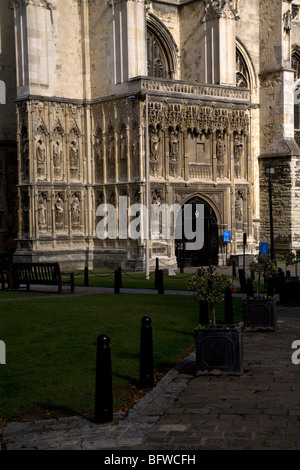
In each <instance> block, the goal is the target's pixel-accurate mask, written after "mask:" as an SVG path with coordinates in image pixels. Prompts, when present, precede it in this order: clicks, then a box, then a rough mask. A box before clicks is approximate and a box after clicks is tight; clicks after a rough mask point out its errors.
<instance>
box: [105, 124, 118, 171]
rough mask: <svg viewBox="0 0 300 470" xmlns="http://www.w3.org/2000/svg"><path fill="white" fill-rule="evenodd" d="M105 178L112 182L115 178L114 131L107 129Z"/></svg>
mask: <svg viewBox="0 0 300 470" xmlns="http://www.w3.org/2000/svg"><path fill="white" fill-rule="evenodd" d="M106 152H107V159H106V161H107V177H108V179H110V180H114V179H115V178H116V175H115V166H116V165H115V137H114V130H113V129H112V128H110V129H109V132H108V135H107V146H106Z"/></svg>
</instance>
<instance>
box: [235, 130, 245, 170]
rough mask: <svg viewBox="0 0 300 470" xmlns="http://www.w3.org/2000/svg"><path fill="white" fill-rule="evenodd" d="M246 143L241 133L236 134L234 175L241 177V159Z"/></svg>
mask: <svg viewBox="0 0 300 470" xmlns="http://www.w3.org/2000/svg"><path fill="white" fill-rule="evenodd" d="M243 150H244V145H243V140H242V136H241V135H236V136H235V140H234V176H235V177H236V178H240V177H241V159H242V155H243Z"/></svg>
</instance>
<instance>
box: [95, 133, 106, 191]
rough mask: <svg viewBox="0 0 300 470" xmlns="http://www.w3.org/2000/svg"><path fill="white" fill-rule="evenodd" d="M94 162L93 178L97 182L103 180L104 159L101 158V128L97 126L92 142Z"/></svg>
mask: <svg viewBox="0 0 300 470" xmlns="http://www.w3.org/2000/svg"><path fill="white" fill-rule="evenodd" d="M94 164H95V180H96V181H98V182H102V181H103V175H104V169H103V164H104V159H103V136H102V129H100V128H98V129H97V132H96V135H95V143H94Z"/></svg>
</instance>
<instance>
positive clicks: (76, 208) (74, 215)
mask: <svg viewBox="0 0 300 470" xmlns="http://www.w3.org/2000/svg"><path fill="white" fill-rule="evenodd" d="M80 214H81V209H80V200H79V196H78V194H74V195H73V198H72V202H71V222H72V225H73V226H74V225H79V223H80Z"/></svg>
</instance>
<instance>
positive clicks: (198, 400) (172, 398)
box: [1, 306, 300, 451]
mask: <svg viewBox="0 0 300 470" xmlns="http://www.w3.org/2000/svg"><path fill="white" fill-rule="evenodd" d="M296 339H299V340H300V307H282V306H279V307H278V330H277V331H275V332H266V331H253V332H252V331H245V332H244V333H243V345H244V373H243V375H242V376H218V375H214V376H208V375H201V376H199V377H196V376H195V375H194V372H195V357H194V354H192V355H190V356H189V357H188V358H186V359H185V360H184V361H183V362H182V363H181V364H179V365H178V366H177V367H176V368H174V369H172V370H171V371H169V373H167V374H166V375H165V376H164V377H163V378H162V380H161V381H160V382H159V383H158V384H157V385H156V387H154V388H153V390H151V391H150V392H149V393H148V394H147V395H146V396H145V397H144V398H143V399H141V400H140V402H139V403H138V404H137V405H136V406H135V407H134V408H133V409H132V410H131V411H130V412H129V414H128V416H123V415H118V414H116V415H115V416H114V422H112V423H106V424H100V425H99V424H95V423H93V422H92V420H91V419H88V418H84V417H81V416H77V417H71V418H61V419H59V420H53V419H51V420H43V421H39V422H35V423H11V424H9V425H8V426H7V427H6V428H4V430H3V433H2V438H1V447H2V450H16V449H17V450H22V449H24V450H25V449H26V450H28V449H33V450H35V449H36V450H56V449H62V450H113V449H116V450H130V449H131V450H144V451H149V450H153V451H163V450H168V451H170V450H171V451H174V450H176V451H197V450H299V449H300V364H299V365H295V364H293V363H292V360H291V356H292V353H293V349H292V347H291V346H292V343H293V341H294V340H296Z"/></svg>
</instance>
